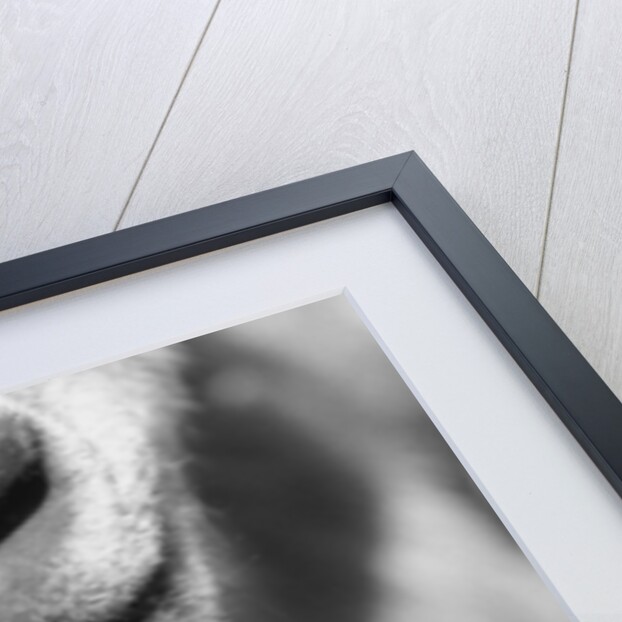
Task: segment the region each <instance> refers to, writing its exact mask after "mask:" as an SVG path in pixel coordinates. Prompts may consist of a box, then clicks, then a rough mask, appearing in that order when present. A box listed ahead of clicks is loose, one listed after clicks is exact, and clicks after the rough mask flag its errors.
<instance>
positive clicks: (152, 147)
mask: <svg viewBox="0 0 622 622" xmlns="http://www.w3.org/2000/svg"><path fill="white" fill-rule="evenodd" d="M220 3H221V0H216V4H215V5H214V9H213V11H212V13H211V15H210V16H209V17H208V19H207V23H206V24H205V28H204V29H203V32H202V33H201V36H200V37H199V41H198V42H197V44H196V46H195V48H194V51H193V52H192V55H191V56H190V61H189V62H188V65H187V66H186V69H185V71H184V73H183V75H182V76H181V80H180V82H179V85H178V87H177V89H176V90H175V94H174V95H173V99H171V103H170V104H169V106H168V108H167V110H166V113H165V114H164V118H163V119H162V123H160V127H158V131H157V132H156V135H155V138H154V139H153V142H152V143H151V147H149V151H147V155H146V157H145V161H144V162H143V164H142V166H141V167H140V171H138V175H137V176H136V179H135V181H134V183H133V184H132V189H131V190H130V193H129V195H128V197H127V199H126V201H125V204H124V205H123V208H122V209H121V213H120V214H119V217H118V218H117V221H116V223H115V225H114V229H113V231H117V230H118V229H119V226H120V225H121V221H122V220H123V217H124V216H125V212H126V211H127V208H128V206H129V204H130V201H131V200H132V197H133V196H134V192H135V191H136V188H137V187H138V184H139V182H140V180H141V178H142V176H143V173H144V172H145V168H146V167H147V164H148V162H149V160H150V159H151V154H152V153H153V150H154V149H155V146H156V145H157V143H158V140H159V138H160V134H162V130H163V129H164V126H165V125H166V122H167V121H168V118H169V116H170V114H171V111H172V110H173V106H175V102H176V101H177V97H178V96H179V93H180V92H181V89H182V87H183V85H184V83H185V81H186V78H187V77H188V74H189V73H190V69H191V67H192V65H193V64H194V59H195V58H196V57H197V54H198V53H199V50H200V49H201V46H202V45H203V41H204V40H205V36H206V35H207V31H208V30H209V27H210V26H211V25H212V22H213V21H214V16H215V15H216V12H217V11H218V7H219V6H220Z"/></svg>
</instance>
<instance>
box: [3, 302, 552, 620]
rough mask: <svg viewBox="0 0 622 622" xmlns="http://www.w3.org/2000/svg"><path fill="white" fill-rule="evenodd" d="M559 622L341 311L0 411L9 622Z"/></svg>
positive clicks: (233, 333)
mask: <svg viewBox="0 0 622 622" xmlns="http://www.w3.org/2000/svg"><path fill="white" fill-rule="evenodd" d="M458 619H459V620H461V622H493V621H496V620H504V622H523V621H524V620H530V621H533V622H539V621H542V622H544V620H547V621H549V622H556V621H558V620H562V619H563V615H562V614H561V612H560V610H559V607H558V605H557V603H555V601H554V600H553V599H552V598H551V596H550V595H549V594H548V593H547V592H546V591H545V590H544V589H543V587H542V585H541V584H540V582H539V579H538V578H537V577H536V576H535V574H534V573H533V571H532V570H531V568H529V566H528V564H526V562H525V560H524V559H523V558H522V556H521V554H520V552H519V551H518V550H517V549H516V547H515V546H514V545H513V543H512V542H511V541H510V540H509V538H508V537H507V534H505V533H504V530H503V529H502V528H501V527H500V525H499V523H498V521H497V520H496V518H495V517H494V516H493V515H492V514H491V513H490V511H489V508H487V507H486V504H485V502H483V500H482V499H481V497H480V496H479V495H478V494H477V492H476V491H475V490H474V487H473V485H472V484H471V483H470V480H469V479H468V477H466V476H465V474H464V473H463V471H462V469H461V468H460V466H459V465H458V464H457V463H456V461H455V459H454V458H453V456H452V455H451V452H450V451H449V450H448V449H447V447H446V445H445V443H444V441H443V440H442V439H440V437H439V436H438V434H437V433H436V431H435V430H434V429H433V427H432V426H431V424H430V422H429V420H428V419H427V417H425V415H424V414H423V413H422V412H421V410H420V408H419V406H418V405H417V404H416V402H415V401H414V399H413V397H412V395H411V394H410V392H409V391H408V390H406V388H405V387H404V385H403V383H402V382H401V380H400V379H399V377H398V376H397V374H396V373H395V372H394V370H393V369H392V368H391V366H390V365H389V363H388V362H387V361H386V359H385V358H384V356H383V355H382V353H381V352H380V351H379V349H378V347H377V346H376V344H375V343H374V342H373V340H372V339H371V337H370V336H369V334H368V333H367V332H366V331H365V329H364V328H363V327H362V326H361V325H360V323H359V322H358V320H356V319H355V318H354V317H353V313H352V311H351V309H350V308H349V307H348V306H347V305H345V303H343V302H335V301H333V302H329V303H323V305H320V306H319V307H318V306H314V307H310V308H307V309H301V310H297V311H295V312H290V313H287V314H284V315H282V316H279V317H275V318H267V319H266V320H262V321H261V322H260V323H259V324H258V325H247V326H241V327H237V328H236V329H231V330H229V331H225V332H223V333H220V334H217V335H211V336H208V337H206V338H200V339H197V340H194V341H192V342H188V343H186V344H180V345H176V346H173V347H169V348H166V349H162V350H159V351H156V352H153V353H148V354H144V355H140V356H137V357H134V358H131V359H127V360H123V361H119V362H116V363H112V364H109V365H105V366H101V367H98V368H96V369H92V370H87V371H84V372H81V373H78V374H74V375H71V376H66V377H61V378H55V379H52V380H49V381H47V382H44V383H42V384H39V385H37V386H34V387H31V388H27V389H23V390H20V391H16V392H13V393H11V394H9V395H6V396H0V622H173V621H175V622H198V621H199V620H200V621H201V622H216V621H218V622H379V621H382V622H412V621H413V620H422V621H425V622H448V621H450V620H458Z"/></svg>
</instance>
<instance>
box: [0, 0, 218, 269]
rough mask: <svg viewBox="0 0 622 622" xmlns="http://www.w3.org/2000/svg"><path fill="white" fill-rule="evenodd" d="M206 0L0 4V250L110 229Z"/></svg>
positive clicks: (204, 14) (201, 22)
mask: <svg viewBox="0 0 622 622" xmlns="http://www.w3.org/2000/svg"><path fill="white" fill-rule="evenodd" d="M214 2H215V0H187V1H185V2H184V3H182V4H179V5H178V4H177V3H173V2H166V1H165V0H156V1H153V0H130V1H128V2H99V1H98V0H81V1H80V2H73V1H71V0H67V1H54V2H34V1H26V2H23V1H22V0H9V1H7V2H2V3H0V261H2V260H6V259H10V258H14V257H17V256H20V255H26V254H29V253H32V252H35V251H39V250H43V249H46V248H50V247H52V246H57V245H61V244H65V243H68V242H72V241H75V240H78V239H80V238H85V237H90V236H93V235H96V234H99V233H104V232H107V231H110V230H112V228H113V227H114V225H115V222H116V220H117V218H118V217H119V215H120V213H121V210H122V209H123V206H124V205H125V202H126V200H127V198H128V196H129V194H130V191H131V188H132V186H133V184H134V181H135V179H136V177H137V175H138V173H139V171H140V169H141V167H142V165H143V163H144V161H145V158H146V156H147V153H148V151H149V148H150V147H151V145H152V143H153V141H154V139H155V136H156V134H157V131H158V129H159V126H160V124H161V123H162V120H163V118H164V116H165V114H166V111H167V109H168V107H169V105H170V103H171V100H172V98H173V97H174V94H175V92H176V90H177V88H178V86H179V83H180V81H181V80H182V77H183V75H184V72H185V70H186V68H187V66H188V63H189V61H190V59H191V57H192V54H193V52H194V50H195V49H196V46H197V45H198V43H199V41H200V38H201V35H202V33H203V31H204V29H205V26H206V24H207V22H208V19H209V17H210V15H211V11H212V10H213V7H214Z"/></svg>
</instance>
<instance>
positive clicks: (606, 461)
mask: <svg viewBox="0 0 622 622" xmlns="http://www.w3.org/2000/svg"><path fill="white" fill-rule="evenodd" d="M388 202H392V203H393V205H394V206H395V208H396V209H397V210H398V211H399V213H400V214H401V215H402V216H403V217H404V219H405V220H406V222H407V223H408V224H409V225H410V226H411V227H412V229H413V230H414V231H415V233H416V234H417V235H418V236H419V238H420V239H421V240H422V241H423V243H424V244H425V245H426V247H427V248H428V249H429V251H430V252H431V253H432V255H433V256H434V257H435V258H436V259H437V260H438V262H439V263H440V265H441V266H442V267H443V268H444V270H445V271H446V272H447V274H448V275H449V276H450V277H451V279H452V280H453V281H454V283H455V284H456V285H457V286H458V288H459V289H460V291H461V292H462V293H463V294H464V295H465V297H466V298H467V299H468V301H469V302H470V303H471V304H472V305H473V307H474V308H475V309H476V310H477V312H478V313H479V315H480V316H481V317H482V319H483V320H484V321H485V322H486V324H487V325H488V327H489V328H490V330H492V332H493V333H494V334H495V335H496V337H497V338H498V339H499V341H500V342H501V343H502V344H503V346H504V347H505V348H506V349H507V351H508V352H509V353H510V355H511V356H512V357H513V358H514V360H515V361H516V362H517V363H518V365H519V367H520V368H521V369H522V370H523V372H524V373H525V374H526V376H527V377H528V378H529V380H530V381H531V382H532V383H533V384H534V386H535V387H536V388H537V389H538V391H539V392H540V393H541V394H542V396H543V397H544V399H545V400H546V401H547V402H548V404H549V405H550V406H551V408H552V409H553V410H554V411H555V413H556V414H557V415H558V416H559V418H560V419H561V420H562V422H563V423H564V424H565V425H566V427H567V428H568V429H569V430H570V432H571V433H572V434H573V436H574V437H575V438H576V440H577V441H578V442H579V444H580V445H581V447H583V449H584V450H585V451H586V452H587V454H588V455H589V456H590V458H591V459H592V460H593V461H594V463H595V464H596V465H597V467H598V468H599V469H600V471H601V472H602V474H603V475H604V476H605V477H606V479H607V480H608V481H609V482H610V484H611V485H612V486H613V488H614V489H615V490H616V492H617V493H618V494H619V495H620V496H622V451H620V448H621V447H622V403H620V401H619V400H618V399H617V397H616V396H615V395H614V394H613V392H612V391H611V390H610V389H609V387H607V385H606V384H605V383H604V381H603V380H602V379H601V378H600V376H599V375H598V374H597V373H596V372H595V371H594V369H593V368H592V367H591V366H590V364H589V363H588V362H587V361H586V359H585V358H584V357H583V356H582V355H581V353H580V352H579V351H578V350H577V348H576V347H575V346H574V345H573V344H572V342H571V341H570V340H569V339H568V337H567V336H566V335H565V334H564V333H563V331H562V330H561V329H560V328H559V326H557V324H556V323H555V322H554V321H553V319H552V318H551V317H550V316H549V315H548V313H547V312H546V311H545V310H544V308H543V307H542V306H541V305H540V303H539V302H538V300H537V299H536V298H535V297H534V296H533V295H532V294H531V292H530V291H529V289H528V288H527V287H525V285H524V284H523V283H522V282H521V280H520V279H519V278H518V277H517V276H516V274H515V273H514V272H513V271H512V269H511V268H510V267H509V266H508V265H507V263H506V262H505V261H504V260H503V258H502V257H501V256H500V255H499V254H498V253H497V251H496V250H495V249H494V248H493V246H492V245H491V244H490V243H489V242H488V240H487V239H486V238H485V236H484V235H483V234H482V233H481V232H480V231H479V229H478V228H477V227H476V226H475V225H474V223H473V222H472V221H471V220H470V219H469V217H468V216H467V215H466V214H465V212H464V211H463V210H462V209H461V208H460V206H459V205H458V204H457V203H456V202H455V201H454V199H453V198H452V197H451V196H450V194H449V193H448V192H447V190H445V188H444V187H443V186H442V185H441V183H440V182H439V181H438V179H436V177H435V176H434V175H433V174H432V172H431V171H430V170H429V169H428V168H427V167H426V166H425V164H424V163H423V162H422V161H421V159H420V158H419V157H418V156H417V155H416V153H414V152H413V151H411V152H407V153H402V154H399V155H395V156H391V157H388V158H384V159H381V160H376V161H373V162H369V163H366V164H361V165H359V166H354V167H352V168H348V169H344V170H341V171H337V172H334V173H328V174H326V175H321V176H319V177H314V178H310V179H306V180H304V181H299V182H296V183H293V184H288V185H285V186H281V187H278V188H274V189H272V190H267V191H264V192H259V193H256V194H252V195H248V196H244V197H241V198H238V199H233V200H230V201H225V202H223V203H218V204H215V205H211V206H209V207H204V208H201V209H197V210H193V211H190V212H186V213H183V214H179V215H176V216H171V217H169V218H163V219H160V220H156V221H153V222H149V223H146V224H143V225H139V226H136V227H131V228H128V229H124V230H121V231H116V232H114V233H109V234H106V235H102V236H98V237H95V238H91V239H88V240H83V241H80V242H76V243H74V244H68V245H66V246H62V247H59V248H55V249H51V250H48V251H44V252H41V253H36V254H33V255H29V256H27V257H22V258H19V259H14V260H12V261H8V262H5V263H2V264H0V311H3V310H7V309H11V308H14V307H17V306H20V305H23V304H26V303H31V302H35V301H37V300H41V299H44V298H48V297H51V296H55V295H59V294H63V293H66V292H70V291H74V290H77V289H80V288H83V287H87V286H89V285H94V284H96V283H101V282H104V281H108V280H111V279H114V278H118V277H122V276H126V275H129V274H133V273H136V272H140V271H142V270H146V269H149V268H155V267H157V266H162V265H164V264H167V263H171V262H175V261H178V260H181V259H186V258H189V257H193V256H196V255H199V254H203V253H208V252H210V251H214V250H217V249H222V248H225V247H229V246H233V245H235V244H239V243H242V242H247V241H250V240H254V239H257V238H260V237H264V236H267V235H271V234H273V233H278V232H282V231H286V230H289V229H293V228H295V227H299V226H301V225H306V224H310V223H313V222H318V221H320V220H325V219H328V218H333V217H335V216H339V215H342V214H347V213H350V212H354V211H357V210H360V209H364V208H367V207H371V206H374V205H378V204H382V203H388ZM448 380H450V379H448ZM525 459H526V460H528V459H529V457H528V456H526V457H525Z"/></svg>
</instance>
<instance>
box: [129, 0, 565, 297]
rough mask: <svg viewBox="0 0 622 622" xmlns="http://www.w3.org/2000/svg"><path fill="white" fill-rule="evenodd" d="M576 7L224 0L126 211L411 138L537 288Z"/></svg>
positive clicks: (338, 163) (371, 153) (367, 156)
mask: <svg viewBox="0 0 622 622" xmlns="http://www.w3.org/2000/svg"><path fill="white" fill-rule="evenodd" d="M573 12H574V2H573V1H572V0H555V1H553V2H547V3H542V2H535V1H532V2H498V1H496V0H490V1H487V2H481V1H477V2H475V1H473V2H453V1H450V0H442V1H439V0H428V1H424V2H412V1H411V0H407V1H406V0H390V1H387V0H382V1H376V0H365V2H361V0H344V1H343V2H339V3H335V2H330V1H328V0H320V1H318V2H304V1H302V0H300V1H297V2H296V1H294V2H289V3H286V4H284V3H282V2H279V1H278V0H272V1H271V0H261V1H259V2H254V3H249V2H245V1H244V0H223V2H222V4H221V6H220V8H219V10H218V12H217V14H216V16H215V18H214V21H213V23H212V25H211V26H210V29H209V32H208V34H207V37H206V39H205V41H204V43H203V45H202V47H201V49H200V51H199V54H198V55H197V58H196V59H195V62H194V64H193V66H192V68H191V70H190V72H189V74H188V78H187V80H186V82H185V84H184V87H183V89H182V91H181V92H180V95H179V98H178V100H177V102H176V105H175V107H174V109H173V111H172V113H171V116H170V118H169V121H168V123H167V125H166V127H165V128H164V130H163V132H162V134H161V136H160V140H159V141H158V143H157V145H156V148H155V150H154V152H153V154H152V157H151V159H150V161H149V163H148V165H147V167H146V169H145V171H144V174H143V175H142V178H141V180H140V182H139V184H138V186H137V189H136V192H135V194H134V196H133V197H132V199H131V201H130V203H129V207H128V210H127V212H126V213H125V216H124V218H123V220H122V223H121V224H122V226H123V227H127V226H130V225H133V224H137V223H140V222H145V221H148V220H152V219H154V218H159V217H162V216H166V215H170V214H173V213H176V212H179V211H184V210H189V209H192V208H196V207H200V206H203V205H206V204H210V203H213V202H216V201H221V200H224V199H228V198H232V197H235V196H240V195H243V194H246V193H249V192H254V191H258V190H262V189H266V188H269V187H273V186H276V185H279V184H283V183H287V182H290V181H295V180H298V179H301V178H304V177H308V176H311V175H318V174H321V173H324V172H327V171H330V170H334V169H338V168H342V167H346V166H351V165H354V164H358V163H361V162H365V161H367V160H371V159H375V158H379V157H383V156H386V155H390V154H393V153H398V152H401V151H405V150H409V149H415V150H416V151H417V152H418V153H419V155H420V156H421V157H422V158H423V159H424V160H425V161H426V163H427V164H428V165H429V166H430V168H431V169H432V171H433V172H434V173H435V174H436V175H437V176H438V177H439V179H440V180H441V181H442V182H443V183H444V184H445V185H446V187H447V188H448V190H449V191H450V192H451V193H452V194H453V195H454V197H455V198H456V199H457V200H458V202H459V203H460V204H461V205H462V207H463V208H464V209H465V210H466V211H467V212H468V213H469V215H471V217H472V218H473V219H474V220H475V222H476V223H477V224H478V225H479V226H480V227H481V228H482V230H483V231H484V233H485V234H486V235H487V236H488V237H489V238H490V239H491V241H492V242H493V243H494V244H495V245H496V247H497V248H498V249H499V250H500V252H501V253H502V254H503V255H504V256H505V257H506V259H507V260H508V261H509V263H510V264H511V265H512V267H513V268H514V269H515V270H516V271H517V272H518V274H519V276H521V278H522V279H523V280H524V281H525V283H526V284H527V285H528V286H530V287H533V286H534V284H535V282H536V278H537V274H538V270H539V261H540V251H541V245H542V236H543V228H544V222H545V213H546V208H547V201H548V195H549V190H550V182H551V175H552V167H553V160H554V156H555V147H556V138H557V130H558V122H559V115H560V109H561V101H562V93H563V87H564V74H565V69H566V64H567V58H568V51H569V45H570V38H571V30H572V22H573Z"/></svg>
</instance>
